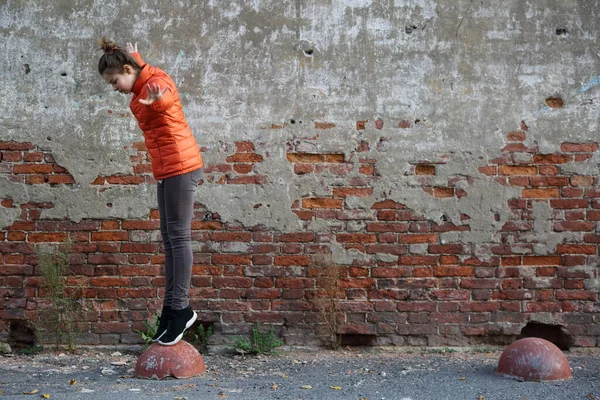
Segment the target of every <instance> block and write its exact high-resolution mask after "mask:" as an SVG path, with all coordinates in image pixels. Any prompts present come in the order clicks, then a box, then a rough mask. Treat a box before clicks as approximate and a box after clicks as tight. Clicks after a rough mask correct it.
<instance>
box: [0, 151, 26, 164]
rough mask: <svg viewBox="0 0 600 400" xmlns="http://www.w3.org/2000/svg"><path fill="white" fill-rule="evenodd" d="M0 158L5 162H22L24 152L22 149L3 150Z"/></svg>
mask: <svg viewBox="0 0 600 400" xmlns="http://www.w3.org/2000/svg"><path fill="white" fill-rule="evenodd" d="M0 159H1V160H2V161H4V162H20V161H22V160H23V153H22V152H20V151H5V152H2V154H1V157H0Z"/></svg>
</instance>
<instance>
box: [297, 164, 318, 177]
mask: <svg viewBox="0 0 600 400" xmlns="http://www.w3.org/2000/svg"><path fill="white" fill-rule="evenodd" d="M314 170H315V166H314V164H306V163H302V164H295V165H294V173H295V174H297V175H305V174H311V173H313V172H314Z"/></svg>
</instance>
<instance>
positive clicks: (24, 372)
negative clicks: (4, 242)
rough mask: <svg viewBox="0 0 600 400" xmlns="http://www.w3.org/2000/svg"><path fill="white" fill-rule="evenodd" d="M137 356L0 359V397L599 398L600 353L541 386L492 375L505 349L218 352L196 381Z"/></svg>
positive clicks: (577, 359)
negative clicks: (146, 364) (156, 373)
mask: <svg viewBox="0 0 600 400" xmlns="http://www.w3.org/2000/svg"><path fill="white" fill-rule="evenodd" d="M138 354H139V351H138V352H130V353H127V352H125V351H123V350H121V351H120V352H115V351H114V349H113V350H112V351H110V350H109V351H99V350H97V349H92V350H89V349H88V350H78V351H77V352H76V353H75V354H70V353H59V352H49V351H45V352H42V353H39V354H36V355H32V356H26V355H12V356H9V357H2V356H0V398H1V399H10V400H12V399H34V398H44V397H43V395H49V396H50V397H49V398H51V399H77V400H80V399H84V400H116V399H178V400H183V399H190V400H191V399H232V400H233V399H242V400H254V399H257V400H258V399H261V400H263V399H282V400H283V399H285V400H288V399H289V400H308V399H319V400H323V399H327V400H328V399H345V400H361V399H362V400H365V399H366V400H384V399H385V400H392V399H393V400H578V399H581V400H600V349H589V350H578V351H573V352H566V353H565V354H566V355H567V358H568V359H569V363H570V365H571V369H572V370H573V377H572V378H571V379H569V380H566V381H547V382H520V381H518V380H515V379H509V378H505V377H501V376H498V375H496V374H495V368H496V366H497V364H498V359H499V357H500V355H501V349H489V348H488V349H477V348H469V349H464V348H462V349H452V348H444V349H431V348H425V349H420V348H344V349H341V350H338V351H327V350H320V349H298V348H292V349H283V350H282V351H280V352H279V354H277V355H270V356H247V355H246V356H241V355H234V354H223V353H222V352H220V354H209V355H205V356H204V361H205V364H206V366H207V371H206V372H205V373H204V374H202V375H200V376H198V377H195V378H191V379H181V380H178V379H164V380H160V381H158V380H146V379H137V378H134V377H133V369H134V367H135V363H136V361H137V356H138ZM25 393H30V394H25ZM46 398H48V397H46Z"/></svg>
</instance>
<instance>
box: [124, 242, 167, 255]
mask: <svg viewBox="0 0 600 400" xmlns="http://www.w3.org/2000/svg"><path fill="white" fill-rule="evenodd" d="M120 251H121V253H157V252H158V245H157V244H151V243H123V244H122V245H121V249H120Z"/></svg>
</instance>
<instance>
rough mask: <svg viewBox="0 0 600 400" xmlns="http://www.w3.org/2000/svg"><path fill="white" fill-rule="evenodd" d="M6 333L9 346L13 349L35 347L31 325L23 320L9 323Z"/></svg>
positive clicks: (35, 341) (35, 340)
mask: <svg viewBox="0 0 600 400" xmlns="http://www.w3.org/2000/svg"><path fill="white" fill-rule="evenodd" d="M8 329H9V331H8V341H9V344H10V345H11V346H12V347H14V348H18V349H20V348H23V347H30V346H35V345H36V344H37V339H36V337H35V330H34V329H33V327H32V326H31V324H30V323H29V322H27V321H23V320H15V321H10V325H9V328H8Z"/></svg>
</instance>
